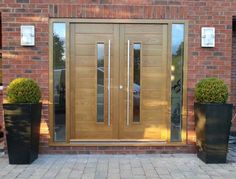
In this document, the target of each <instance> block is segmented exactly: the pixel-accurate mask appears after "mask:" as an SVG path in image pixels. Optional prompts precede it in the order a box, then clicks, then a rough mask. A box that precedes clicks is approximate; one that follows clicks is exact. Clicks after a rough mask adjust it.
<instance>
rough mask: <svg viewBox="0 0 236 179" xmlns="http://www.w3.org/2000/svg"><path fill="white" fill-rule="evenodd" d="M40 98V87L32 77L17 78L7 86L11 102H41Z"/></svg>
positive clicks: (8, 100)
mask: <svg viewBox="0 0 236 179" xmlns="http://www.w3.org/2000/svg"><path fill="white" fill-rule="evenodd" d="M40 98H41V91H40V88H39V86H38V84H37V83H36V82H35V81H34V80H32V79H30V78H17V79H15V80H13V81H12V82H11V83H10V84H9V85H8V87H7V102H9V103H39V101H40Z"/></svg>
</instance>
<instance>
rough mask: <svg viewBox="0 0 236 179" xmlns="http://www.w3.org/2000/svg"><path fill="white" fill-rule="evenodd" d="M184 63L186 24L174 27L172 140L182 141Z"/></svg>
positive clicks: (174, 25)
mask: <svg viewBox="0 0 236 179" xmlns="http://www.w3.org/2000/svg"><path fill="white" fill-rule="evenodd" d="M183 62H184V24H173V25H172V65H171V140H172V141H181V129H182V97H183Z"/></svg>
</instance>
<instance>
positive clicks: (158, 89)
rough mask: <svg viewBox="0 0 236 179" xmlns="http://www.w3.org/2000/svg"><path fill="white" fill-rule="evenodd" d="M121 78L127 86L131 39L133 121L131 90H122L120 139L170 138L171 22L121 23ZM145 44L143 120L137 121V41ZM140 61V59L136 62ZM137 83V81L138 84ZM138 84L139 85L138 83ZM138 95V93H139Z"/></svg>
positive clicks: (141, 101) (141, 70)
mask: <svg viewBox="0 0 236 179" xmlns="http://www.w3.org/2000/svg"><path fill="white" fill-rule="evenodd" d="M120 37H121V40H120V43H121V45H120V47H121V52H120V55H121V56H123V58H121V62H120V66H123V67H124V68H123V69H120V70H121V74H120V79H121V83H122V84H124V88H125V89H127V79H128V74H127V59H128V57H127V54H128V50H127V48H128V45H127V42H128V40H129V41H130V74H129V76H130V77H129V80H130V86H131V89H130V92H129V95H130V104H129V111H128V113H129V124H128V125H127V104H128V103H127V93H128V92H127V90H124V91H122V92H121V94H120V99H121V102H120V108H121V109H120V112H121V113H122V112H123V113H122V114H121V115H120V123H119V138H120V139H150V140H167V132H168V129H167V128H168V122H169V114H168V107H169V105H170V104H169V89H167V86H168V85H167V82H168V81H169V80H170V79H169V75H168V67H167V64H168V63H167V60H168V58H167V25H143V24H142V25H141V24H135V25H131V24H129V25H121V32H120ZM137 43H139V44H141V50H140V98H139V100H140V101H139V104H140V107H139V113H140V122H133V113H134V112H133V110H134V109H133V105H137V104H136V103H137V101H134V100H135V98H134V94H133V89H132V88H133V83H134V76H133V75H134V50H133V48H134V44H137ZM136 63H137V62H136ZM136 86H137V85H136ZM136 88H137V87H136ZM136 98H137V97H136ZM136 113H137V111H136Z"/></svg>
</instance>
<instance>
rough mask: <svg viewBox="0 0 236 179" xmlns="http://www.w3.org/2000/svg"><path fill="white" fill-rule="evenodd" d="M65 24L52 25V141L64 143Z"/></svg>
mask: <svg viewBox="0 0 236 179" xmlns="http://www.w3.org/2000/svg"><path fill="white" fill-rule="evenodd" d="M65 30H66V29H65V23H53V88H54V140H55V141H65V125H66V124H65V117H66V116H65V114H66V111H65V109H66V108H65V104H66V99H65V60H66V58H65Z"/></svg>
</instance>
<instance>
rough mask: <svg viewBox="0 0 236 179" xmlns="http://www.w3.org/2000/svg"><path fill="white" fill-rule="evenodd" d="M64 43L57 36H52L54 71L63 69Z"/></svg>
mask: <svg viewBox="0 0 236 179" xmlns="http://www.w3.org/2000/svg"><path fill="white" fill-rule="evenodd" d="M64 52H65V51H64V41H63V40H61V39H60V37H59V36H58V35H57V34H53V62H54V63H53V66H54V69H62V68H65V60H64Z"/></svg>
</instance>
